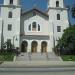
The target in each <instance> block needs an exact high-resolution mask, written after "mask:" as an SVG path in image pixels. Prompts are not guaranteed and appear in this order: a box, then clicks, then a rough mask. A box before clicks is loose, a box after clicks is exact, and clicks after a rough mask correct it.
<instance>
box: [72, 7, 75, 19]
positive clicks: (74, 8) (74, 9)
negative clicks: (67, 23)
mask: <svg viewBox="0 0 75 75" xmlns="http://www.w3.org/2000/svg"><path fill="white" fill-rule="evenodd" d="M72 17H73V18H75V6H74V7H72Z"/></svg>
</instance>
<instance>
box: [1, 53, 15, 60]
mask: <svg viewBox="0 0 75 75" xmlns="http://www.w3.org/2000/svg"><path fill="white" fill-rule="evenodd" d="M14 56H15V54H14V53H11V52H0V61H13V58H14Z"/></svg>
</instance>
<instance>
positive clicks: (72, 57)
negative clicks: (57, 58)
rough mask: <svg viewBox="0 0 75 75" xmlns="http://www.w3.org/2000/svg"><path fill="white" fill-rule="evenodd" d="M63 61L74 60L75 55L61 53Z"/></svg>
mask: <svg viewBox="0 0 75 75" xmlns="http://www.w3.org/2000/svg"><path fill="white" fill-rule="evenodd" d="M61 58H62V59H63V61H75V55H62V56H61Z"/></svg>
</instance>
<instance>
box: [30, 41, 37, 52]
mask: <svg viewBox="0 0 75 75" xmlns="http://www.w3.org/2000/svg"><path fill="white" fill-rule="evenodd" d="M37 45H38V44H37V42H36V41H33V42H32V44H31V52H32V53H36V52H37Z"/></svg>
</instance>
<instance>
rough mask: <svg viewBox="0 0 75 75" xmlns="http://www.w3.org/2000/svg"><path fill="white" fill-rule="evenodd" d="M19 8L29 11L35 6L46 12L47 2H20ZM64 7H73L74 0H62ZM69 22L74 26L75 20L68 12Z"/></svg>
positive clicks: (27, 0)
mask: <svg viewBox="0 0 75 75" xmlns="http://www.w3.org/2000/svg"><path fill="white" fill-rule="evenodd" d="M20 1H21V2H20V3H21V6H22V8H23V9H24V10H29V9H31V8H33V7H34V6H36V7H37V8H39V9H40V10H42V11H46V10H47V0H20ZM2 3H3V0H0V4H2ZM64 4H65V6H70V7H72V6H74V5H75V0H64ZM69 20H70V22H71V23H72V24H75V19H74V18H72V17H71V12H70V11H69Z"/></svg>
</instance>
